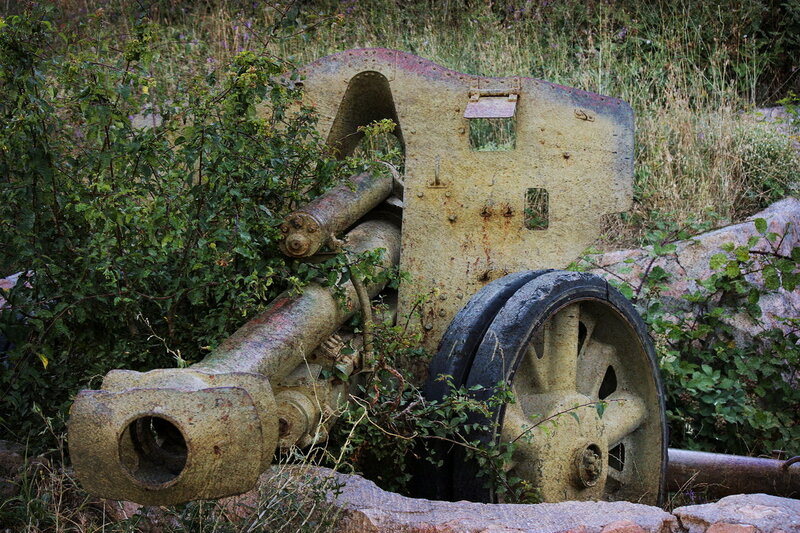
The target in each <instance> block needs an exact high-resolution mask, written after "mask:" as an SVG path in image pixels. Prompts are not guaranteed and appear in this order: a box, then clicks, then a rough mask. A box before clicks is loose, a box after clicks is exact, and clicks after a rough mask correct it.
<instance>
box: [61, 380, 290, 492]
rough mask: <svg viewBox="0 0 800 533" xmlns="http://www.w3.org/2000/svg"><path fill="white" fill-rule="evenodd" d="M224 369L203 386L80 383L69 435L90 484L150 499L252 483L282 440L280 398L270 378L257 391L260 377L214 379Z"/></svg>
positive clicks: (75, 457)
mask: <svg viewBox="0 0 800 533" xmlns="http://www.w3.org/2000/svg"><path fill="white" fill-rule="evenodd" d="M158 372H162V373H163V372H169V371H158ZM172 372H180V371H172ZM127 374H129V375H136V376H138V377H140V376H147V374H139V373H133V372H132V373H127ZM148 374H149V373H148ZM230 376H231V375H227V377H228V378H230ZM246 376H251V381H255V379H253V378H252V376H253V375H246ZM163 377H164V375H163V374H162V375H161V376H160V379H158V380H156V381H159V382H162V383H163V382H164V379H163ZM219 377H220V376H208V377H207V378H206V379H205V380H204V381H205V383H204V385H205V388H197V387H196V386H195V387H186V386H184V387H169V386H163V385H161V386H152V381H153V380H152V379H150V380H147V379H145V380H139V381H140V382H139V383H137V385H138V386H136V387H133V388H124V389H121V390H84V391H81V392H80V393H79V394H78V396H77V397H76V399H75V402H74V404H73V406H72V409H71V411H70V421H69V428H68V431H69V434H68V441H69V451H70V457H71V459H72V464H73V466H74V468H75V472H76V474H77V476H78V479H79V480H80V481H81V483H82V484H83V486H84V488H86V490H88V491H89V492H91V493H93V494H95V495H98V496H101V497H104V498H109V499H115V500H130V501H135V502H138V503H141V504H145V505H152V504H160V505H164V504H175V503H182V502H186V501H190V500H196V499H208V498H219V497H223V496H229V495H232V494H239V493H242V492H245V491H247V490H249V489H250V488H252V486H253V485H254V484H255V483H256V481H257V480H258V476H259V475H260V474H261V472H262V471H263V470H264V468H265V467H266V465H267V464H269V461H270V459H271V458H272V455H273V453H274V450H275V446H276V444H277V440H278V437H277V434H278V427H277V426H278V421H277V416H276V414H275V409H274V398H273V397H272V392H271V389H270V387H269V384H268V383H267V382H266V380H263V381H261V382H260V383H259V385H261V386H260V387H258V388H259V389H260V390H257V391H255V390H253V385H254V383H249V384H248V385H250V386H248V387H244V386H236V385H229V384H225V383H214V385H212V386H208V385H209V383H207V381H212V382H213V381H216V380H215V379H214V378H219ZM238 377H240V378H241V377H242V375H239V376H238ZM106 381H109V380H108V379H107V380H106ZM111 381H112V382H113V381H114V380H113V379H112V380H111ZM141 381H144V382H145V383H142V382H141ZM147 381H150V382H151V384H148V383H146V382H147ZM219 381H227V380H226V379H222V380H219ZM238 381H241V380H238ZM245 381H246V379H245ZM184 385H185V383H184ZM256 395H258V396H256ZM265 395H267V397H268V401H267V400H265ZM270 405H271V407H272V408H271V409H270V408H269V407H270ZM265 407H266V408H267V412H266V413H265V412H263V411H264V408H265Z"/></svg>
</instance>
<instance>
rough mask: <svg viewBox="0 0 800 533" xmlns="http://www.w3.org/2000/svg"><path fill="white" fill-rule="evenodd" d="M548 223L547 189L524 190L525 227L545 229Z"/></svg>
mask: <svg viewBox="0 0 800 533" xmlns="http://www.w3.org/2000/svg"><path fill="white" fill-rule="evenodd" d="M549 225H550V200H549V197H548V194H547V189H538V188H531V189H528V190H527V191H526V192H525V227H526V228H528V229H532V230H543V229H547V228H548V226H549Z"/></svg>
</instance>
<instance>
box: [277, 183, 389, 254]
mask: <svg viewBox="0 0 800 533" xmlns="http://www.w3.org/2000/svg"><path fill="white" fill-rule="evenodd" d="M391 192H392V177H391V175H388V174H387V175H374V174H371V173H368V172H364V173H362V174H359V175H357V176H353V177H351V178H350V179H349V180H347V181H346V182H345V183H343V184H341V185H338V186H336V187H334V188H333V189H331V190H330V191H328V193H327V194H324V195H322V196H320V197H319V198H317V199H316V200H314V201H312V202H310V203H309V204H308V205H306V206H305V207H303V208H301V209H299V210H297V211H295V212H294V213H292V214H291V215H289V216H288V217H286V220H285V221H284V223H283V224H281V231H282V232H283V234H284V238H283V240H282V241H281V251H283V253H285V254H286V255H288V256H290V257H309V256H312V255H314V254H315V253H317V252H318V251H319V249H320V248H322V247H323V246H324V245H325V243H326V242H328V241H329V240H330V237H331V235H332V234H335V233H339V232H340V231H343V230H345V229H347V228H349V227H350V226H351V225H353V223H355V222H356V221H357V220H358V219H360V218H361V217H362V216H364V213H367V212H369V211H370V210H372V209H373V208H374V207H376V206H377V205H378V204H380V203H381V202H383V201H384V200H385V199H386V197H387V196H389V194H390V193H391Z"/></svg>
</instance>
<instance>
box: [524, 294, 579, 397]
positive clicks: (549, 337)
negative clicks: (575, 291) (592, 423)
mask: <svg viewBox="0 0 800 533" xmlns="http://www.w3.org/2000/svg"><path fill="white" fill-rule="evenodd" d="M579 319H580V305H579V304H572V305H568V306H567V307H565V308H564V309H562V310H561V311H559V312H558V313H556V315H555V316H553V317H552V318H551V319H550V320H548V321H547V322H546V323H545V325H544V327H543V335H542V337H541V338H540V339H534V341H533V342H532V343H531V344H530V345H529V346H528V353H527V355H526V357H527V358H528V361H529V363H530V366H531V367H532V368H531V369H532V371H533V374H534V379H535V381H536V383H537V385H538V386H539V391H540V392H550V391H561V390H568V391H574V390H575V387H576V380H577V371H578V348H579V346H578V338H579V327H580V320H579ZM534 358H536V359H538V360H536V361H534V360H533V359H534Z"/></svg>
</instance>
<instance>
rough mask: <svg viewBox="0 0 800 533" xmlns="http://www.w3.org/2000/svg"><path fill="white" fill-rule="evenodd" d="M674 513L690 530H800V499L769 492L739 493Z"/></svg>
mask: <svg viewBox="0 0 800 533" xmlns="http://www.w3.org/2000/svg"><path fill="white" fill-rule="evenodd" d="M673 514H674V515H675V516H676V517H677V518H678V520H679V521H680V524H681V526H682V527H683V528H684V531H686V532H687V533H703V532H706V531H707V532H708V533H751V532H752V533H780V532H783V533H797V532H800V500H793V499H789V498H779V497H777V496H770V495H768V494H736V495H734V496H727V497H725V498H722V499H721V500H719V501H718V502H715V503H707V504H703V505H688V506H686V507H678V508H677V509H675V510H674V511H673Z"/></svg>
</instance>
